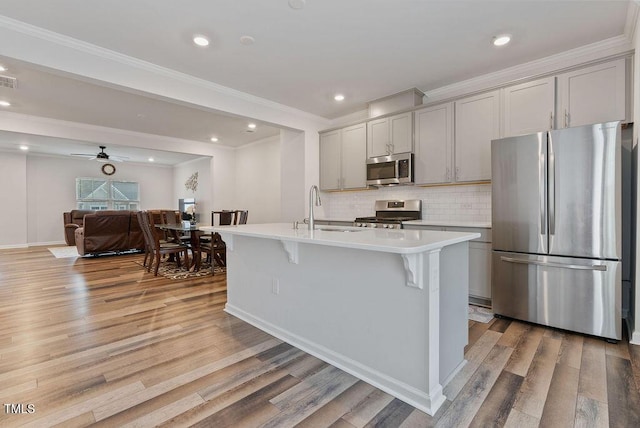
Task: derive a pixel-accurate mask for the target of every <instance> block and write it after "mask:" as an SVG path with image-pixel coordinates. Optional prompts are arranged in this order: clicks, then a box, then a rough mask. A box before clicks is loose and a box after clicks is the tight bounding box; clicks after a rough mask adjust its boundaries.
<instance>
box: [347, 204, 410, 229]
mask: <svg viewBox="0 0 640 428" xmlns="http://www.w3.org/2000/svg"><path fill="white" fill-rule="evenodd" d="M375 210H376V215H375V216H373V217H356V219H355V221H354V222H353V225H354V226H357V227H378V228H385V229H402V222H403V221H409V220H420V219H422V201H421V200H420V199H410V200H406V201H402V200H382V201H376V204H375Z"/></svg>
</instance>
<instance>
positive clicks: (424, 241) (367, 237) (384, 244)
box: [200, 223, 480, 254]
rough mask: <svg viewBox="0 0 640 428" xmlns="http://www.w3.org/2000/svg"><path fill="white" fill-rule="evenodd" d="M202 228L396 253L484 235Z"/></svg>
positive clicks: (271, 226)
mask: <svg viewBox="0 0 640 428" xmlns="http://www.w3.org/2000/svg"><path fill="white" fill-rule="evenodd" d="M200 230H202V231H204V232H209V231H211V232H218V233H220V234H222V235H239V236H249V237H255V238H265V239H276V240H280V241H289V242H297V243H306V244H315V245H326V246H334V247H342V248H354V249H361V250H369V251H381V252H386V253H395V254H417V253H424V252H430V251H434V250H439V249H441V248H443V247H446V246H448V245H454V244H458V243H461V242H465V241H470V240H472V239H476V238H479V237H480V234H478V233H469V232H445V231H432V230H406V229H363V228H357V227H340V226H331V227H319V228H317V229H315V230H313V231H310V230H308V229H307V226H306V225H300V227H299V228H298V229H295V228H294V227H293V225H292V224H291V223H262V224H244V225H238V226H203V227H201V228H200Z"/></svg>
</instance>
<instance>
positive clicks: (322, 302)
mask: <svg viewBox="0 0 640 428" xmlns="http://www.w3.org/2000/svg"><path fill="white" fill-rule="evenodd" d="M203 229H207V228H203ZM209 229H210V230H212V231H216V232H218V233H220V235H221V236H222V239H223V240H224V241H225V242H226V244H227V304H226V307H225V311H226V312H228V313H230V314H232V315H234V316H237V317H238V318H240V319H242V320H244V321H246V322H248V323H249V324H252V325H254V326H256V327H258V328H260V329H261V330H264V331H266V332H268V333H270V334H272V335H274V336H276V337H278V338H280V339H281V340H283V341H285V342H288V343H290V344H291V345H293V346H296V347H297V348H299V349H302V350H304V351H306V352H308V353H310V354H312V355H315V356H316V357H318V358H320V359H322V360H324V361H326V362H327V363H329V364H332V365H334V366H336V367H338V368H340V369H342V370H344V371H346V372H348V373H351V374H352V375H354V376H356V377H358V378H359V379H362V380H364V381H365V382H368V383H370V384H372V385H374V386H376V387H378V388H380V389H382V390H384V391H386V392H388V393H389V394H391V395H393V396H395V397H397V398H399V399H401V400H403V401H405V402H407V403H409V404H411V405H413V406H415V407H416V408H418V409H420V410H423V411H425V412H427V413H428V414H431V415H433V414H434V413H435V412H436V411H437V410H438V408H439V407H440V405H441V404H442V403H443V402H444V401H445V397H444V395H443V393H442V387H443V385H445V384H446V383H447V382H448V380H449V379H451V378H452V377H453V375H455V373H457V371H458V370H459V369H460V368H461V367H462V365H463V364H464V362H465V361H464V347H465V345H466V344H467V341H468V340H467V336H468V325H467V324H468V322H467V314H468V310H467V305H468V300H467V294H468V260H469V251H468V243H467V241H469V240H471V239H474V238H477V237H478V236H479V234H477V233H464V232H442V231H422V230H390V229H363V228H343V227H336V226H332V227H318V228H317V229H316V230H313V231H310V230H307V229H306V226H305V228H300V229H294V228H293V227H292V225H291V224H255V225H251V224H247V225H240V226H216V227H211V228H209Z"/></svg>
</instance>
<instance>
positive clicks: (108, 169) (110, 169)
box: [102, 163, 116, 175]
mask: <svg viewBox="0 0 640 428" xmlns="http://www.w3.org/2000/svg"><path fill="white" fill-rule="evenodd" d="M115 172H116V167H115V166H113V164H110V163H105V164H103V165H102V173H103V174H104V175H113V174H114V173H115Z"/></svg>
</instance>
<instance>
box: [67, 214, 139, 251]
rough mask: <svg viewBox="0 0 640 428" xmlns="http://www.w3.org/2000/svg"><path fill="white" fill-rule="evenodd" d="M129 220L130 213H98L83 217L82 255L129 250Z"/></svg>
mask: <svg viewBox="0 0 640 428" xmlns="http://www.w3.org/2000/svg"><path fill="white" fill-rule="evenodd" d="M130 219H131V212H130V211H98V212H96V213H95V214H88V215H85V216H84V226H83V229H84V230H83V232H82V234H83V238H84V246H83V247H84V253H94V252H104V251H118V250H127V249H129V223H130V221H131V220H130ZM78 252H80V251H78Z"/></svg>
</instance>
